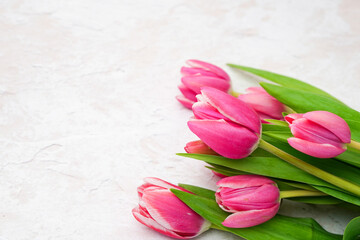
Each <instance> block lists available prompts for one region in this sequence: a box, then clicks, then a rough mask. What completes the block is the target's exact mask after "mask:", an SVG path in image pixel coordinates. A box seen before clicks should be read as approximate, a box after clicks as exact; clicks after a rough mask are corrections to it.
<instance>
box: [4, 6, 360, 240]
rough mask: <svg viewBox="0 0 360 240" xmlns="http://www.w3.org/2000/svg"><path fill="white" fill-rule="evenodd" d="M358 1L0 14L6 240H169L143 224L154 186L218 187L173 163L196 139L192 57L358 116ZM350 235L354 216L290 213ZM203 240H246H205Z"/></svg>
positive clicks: (187, 164)
mask: <svg viewBox="0 0 360 240" xmlns="http://www.w3.org/2000/svg"><path fill="white" fill-rule="evenodd" d="M359 23H360V1H356V0H353V1H351V0H347V1H338V0H334V1H326V0H323V1H321V0H320V1H319V0H311V1H275V0H274V1H235V0H234V1H211V2H210V1H200V0H196V1H181V0H176V1H175V0H174V1H168V0H162V1H146V0H137V1H131V0H129V1H124V0H121V1H118V0H113V1H96V0H75V1H47V0H43V1H25V0H24V1H23V0H8V1H6V0H2V1H1V2H0V159H1V160H0V183H1V184H0V237H1V238H2V239H8V240H30V239H31V240H32V239H36V240H67V239H76V240H82V239H84V240H85V239H86V240H98V239H106V240H115V239H116V240H117V239H148V240H152V239H168V238H166V237H163V236H160V235H159V234H157V233H156V232H153V231H151V230H149V229H148V228H146V227H144V226H142V225H141V224H139V223H138V222H136V221H135V220H134V219H133V217H132V215H131V209H132V208H133V207H135V205H136V204H137V195H136V187H137V186H138V185H140V184H141V183H142V178H143V177H146V176H157V177H160V178H163V179H166V180H168V181H171V182H173V183H178V182H183V183H189V184H195V185H199V186H204V187H210V188H214V183H215V182H216V180H217V179H216V178H214V177H213V176H212V174H211V173H210V172H209V171H208V170H206V169H205V168H204V167H203V164H202V163H200V162H196V161H194V160H190V159H184V158H180V157H176V156H175V155H174V154H175V153H176V152H183V149H182V148H183V146H184V145H185V143H186V142H187V141H190V140H193V139H196V138H195V136H194V135H192V134H191V133H190V132H189V131H188V130H187V127H186V121H187V119H188V118H189V117H190V116H191V112H190V111H188V110H186V109H184V108H183V107H182V106H181V105H180V104H179V103H177V102H176V101H175V99H174V96H175V95H176V94H178V90H177V88H176V86H177V84H178V83H179V81H180V74H179V69H180V67H181V66H182V64H183V62H184V61H185V60H186V59H189V58H197V59H202V60H206V61H209V62H213V63H215V64H218V65H219V66H222V67H224V68H225V69H226V70H227V71H228V72H229V74H230V75H231V77H232V79H233V81H234V82H236V83H235V84H236V86H237V89H238V90H239V91H241V90H243V89H244V88H245V87H247V86H249V85H251V84H255V82H252V83H251V82H250V81H248V80H244V79H243V76H241V75H240V74H238V73H236V72H235V71H233V70H231V69H229V68H227V67H226V66H225V63H227V62H233V63H239V64H243V65H248V66H254V67H259V68H263V69H269V70H272V71H275V72H279V73H283V74H286V75H290V76H293V77H297V78H300V79H303V80H305V81H307V82H310V83H312V84H314V85H316V86H319V87H321V88H323V89H326V90H327V91H329V92H330V93H332V94H334V95H335V96H336V97H339V98H340V99H342V100H344V101H345V102H346V103H348V104H349V105H351V106H352V107H354V108H355V109H358V110H360V101H359V95H358V92H359V90H360V81H359V79H360V56H359V52H360V24H359ZM281 212H282V213H283V214H287V215H292V216H299V217H300V216H303V217H314V218H315V219H316V220H318V221H319V222H320V223H321V224H322V225H323V226H324V227H325V228H326V229H328V230H330V231H332V232H336V233H342V231H343V230H344V227H345V226H346V224H347V222H348V221H349V220H350V219H351V218H352V217H355V216H356V215H357V213H354V212H352V211H351V210H346V209H338V208H332V207H315V206H309V205H305V204H295V205H294V204H289V203H288V202H285V203H284V205H283V207H282V210H281ZM198 239H214V240H215V239H238V238H237V237H235V236H233V235H231V234H227V233H221V232H218V231H215V230H214V231H209V232H207V233H205V234H203V235H202V236H201V237H199V238H198Z"/></svg>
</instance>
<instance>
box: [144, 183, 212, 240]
mask: <svg viewBox="0 0 360 240" xmlns="http://www.w3.org/2000/svg"><path fill="white" fill-rule="evenodd" d="M142 200H143V202H144V203H145V206H146V210H147V211H148V212H149V214H150V215H151V217H152V218H153V219H154V220H155V221H156V222H157V223H159V224H160V225H161V226H163V227H165V228H166V229H168V230H170V231H174V232H179V233H180V232H181V235H182V234H184V233H186V234H190V235H196V233H198V232H199V231H200V230H201V228H202V225H203V223H204V221H205V220H204V219H203V218H202V217H201V216H200V215H198V214H197V213H195V212H194V211H193V210H191V209H190V208H189V207H188V206H187V205H186V204H185V203H183V202H182V201H181V200H180V199H178V198H177V197H176V196H175V195H174V194H173V193H172V192H170V191H169V190H167V189H162V190H156V191H151V190H149V191H148V189H145V192H144V195H143V197H142Z"/></svg>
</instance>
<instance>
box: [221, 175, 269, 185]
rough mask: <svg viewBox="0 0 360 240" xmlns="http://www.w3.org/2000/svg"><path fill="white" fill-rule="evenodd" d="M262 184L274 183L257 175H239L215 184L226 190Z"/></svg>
mask: <svg viewBox="0 0 360 240" xmlns="http://www.w3.org/2000/svg"><path fill="white" fill-rule="evenodd" d="M264 184H275V182H274V181H272V180H271V179H269V178H266V177H263V176H259V175H239V176H232V177H227V178H224V179H221V180H220V181H218V182H217V183H216V185H217V186H219V187H228V188H246V187H258V186H262V185H264Z"/></svg>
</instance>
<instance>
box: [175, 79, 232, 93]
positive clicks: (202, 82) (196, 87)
mask: <svg viewBox="0 0 360 240" xmlns="http://www.w3.org/2000/svg"><path fill="white" fill-rule="evenodd" d="M181 82H182V83H183V84H184V85H185V86H186V87H188V88H189V89H191V90H192V91H194V92H196V93H200V89H201V88H202V87H213V88H216V89H219V90H221V91H223V92H227V91H228V90H229V88H230V83H229V82H227V81H224V80H223V79H219V78H217V77H207V76H205V77H204V76H199V77H197V76H195V77H192V76H190V77H183V78H181Z"/></svg>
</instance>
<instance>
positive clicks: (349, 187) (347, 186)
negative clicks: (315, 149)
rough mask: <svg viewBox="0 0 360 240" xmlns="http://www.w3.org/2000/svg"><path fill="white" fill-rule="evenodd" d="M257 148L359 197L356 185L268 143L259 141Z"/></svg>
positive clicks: (359, 192) (359, 188) (359, 193)
mask: <svg viewBox="0 0 360 240" xmlns="http://www.w3.org/2000/svg"><path fill="white" fill-rule="evenodd" d="M259 147H261V148H262V149H264V150H266V151H268V152H270V153H272V154H274V155H275V156H277V157H279V158H281V159H282V160H284V161H286V162H288V163H290V164H292V165H294V166H295V167H298V168H300V169H301V170H304V171H305V172H307V173H310V174H311V175H314V176H316V177H318V178H320V179H322V180H324V181H326V182H328V183H331V184H333V185H335V186H337V187H339V188H341V189H344V190H346V191H348V192H350V193H353V194H355V195H356V196H358V197H360V186H359V185H357V184H354V183H351V182H349V181H346V180H345V179H342V178H339V177H337V176H335V175H332V174H330V173H328V172H326V171H324V170H321V169H319V168H317V167H315V166H313V165H311V164H309V163H307V162H304V161H302V160H300V159H299V158H297V157H294V156H293V155H290V154H288V153H286V152H284V151H283V150H281V149H279V148H277V147H275V146H273V145H271V144H270V143H268V142H266V141H264V140H263V139H260V142H259Z"/></svg>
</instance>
